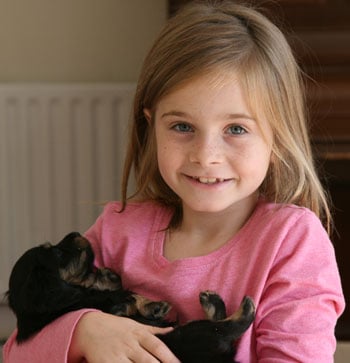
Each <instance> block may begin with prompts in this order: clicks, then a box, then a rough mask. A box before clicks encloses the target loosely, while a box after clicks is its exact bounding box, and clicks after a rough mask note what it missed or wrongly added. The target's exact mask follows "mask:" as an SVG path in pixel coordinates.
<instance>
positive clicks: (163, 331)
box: [148, 326, 174, 334]
mask: <svg viewBox="0 0 350 363" xmlns="http://www.w3.org/2000/svg"><path fill="white" fill-rule="evenodd" d="M148 328H149V329H148V330H149V331H150V332H151V333H152V334H166V333H170V332H171V331H173V330H174V328H173V327H171V326H169V327H167V328H159V327H156V326H149V327H148Z"/></svg>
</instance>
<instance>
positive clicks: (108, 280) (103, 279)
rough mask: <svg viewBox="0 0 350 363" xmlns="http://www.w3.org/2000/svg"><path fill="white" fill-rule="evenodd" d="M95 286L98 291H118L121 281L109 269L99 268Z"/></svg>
mask: <svg viewBox="0 0 350 363" xmlns="http://www.w3.org/2000/svg"><path fill="white" fill-rule="evenodd" d="M96 284H97V285H98V288H99V290H113V291H114V290H119V289H121V288H122V281H121V278H120V276H119V275H118V274H116V273H115V272H114V271H112V270H110V269H109V268H101V269H98V270H97V271H96Z"/></svg>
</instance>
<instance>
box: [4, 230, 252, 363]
mask: <svg viewBox="0 0 350 363" xmlns="http://www.w3.org/2000/svg"><path fill="white" fill-rule="evenodd" d="M93 260H94V253H93V251H92V249H91V246H90V243H89V242H88V241H87V240H86V239H85V238H84V237H82V236H81V235H80V234H79V233H77V232H73V233H70V234H69V235H67V236H66V237H65V238H64V239H63V240H62V241H61V242H59V243H58V244H57V245H55V246H52V245H51V244H49V243H46V244H44V245H41V246H38V247H34V248H32V249H30V250H28V251H27V252H25V253H24V255H23V256H22V257H20V259H19V260H18V261H17V262H16V264H15V266H14V268H13V270H12V273H11V276H10V282H9V291H8V292H7V296H8V302H9V306H10V308H11V309H12V310H13V311H14V313H15V314H16V317H17V328H18V333H17V341H18V342H19V343H20V342H22V341H24V340H26V339H28V338H29V337H30V336H32V335H33V334H34V333H36V332H38V331H39V330H40V329H42V328H43V327H44V326H45V325H47V324H48V323H50V322H51V321H53V320H54V319H56V318H57V317H59V316H61V315H63V314H65V313H67V312H69V311H73V310H78V309H82V308H96V309H99V310H102V311H104V312H107V313H111V314H115V315H120V316H127V317H130V318H132V319H135V320H138V321H140V322H142V323H145V324H149V325H155V326H164V327H165V326H172V325H174V324H173V323H171V322H168V321H167V320H166V319H165V316H166V314H167V313H168V312H169V310H170V308H171V307H170V305H169V304H168V303H167V302H164V301H150V300H148V299H147V298H145V297H143V296H140V295H137V294H135V293H133V292H131V291H128V290H125V289H123V287H122V283H121V278H120V276H119V275H117V274H115V273H114V272H113V271H111V270H109V269H96V268H94V266H93ZM200 303H201V305H202V308H203V310H204V312H205V313H206V315H207V318H208V319H207V320H196V321H192V322H189V323H187V324H185V325H182V326H177V327H175V328H174V330H173V331H171V332H170V333H167V334H164V335H158V337H159V338H160V339H161V340H162V341H164V342H165V343H166V344H167V346H168V347H169V348H170V349H171V351H172V352H174V354H175V355H176V356H177V357H178V358H179V359H180V360H181V362H183V363H187V362H188V363H190V362H191V363H196V362H201V363H205V362H211V363H216V362H218V363H219V362H231V363H232V362H233V358H234V355H235V351H236V350H235V344H234V343H235V342H236V341H237V339H238V338H239V337H240V336H241V335H242V334H243V333H244V332H245V331H246V330H247V329H248V328H249V326H250V324H251V323H252V321H253V319H254V314H255V308H254V304H253V302H252V300H251V299H250V298H248V297H245V298H244V299H243V301H242V304H241V306H240V308H239V310H238V311H237V312H236V313H235V314H234V315H232V316H230V317H228V318H227V317H226V309H225V304H224V302H223V301H222V299H221V298H220V297H219V296H218V295H217V294H215V293H213V292H208V291H205V292H201V293H200Z"/></svg>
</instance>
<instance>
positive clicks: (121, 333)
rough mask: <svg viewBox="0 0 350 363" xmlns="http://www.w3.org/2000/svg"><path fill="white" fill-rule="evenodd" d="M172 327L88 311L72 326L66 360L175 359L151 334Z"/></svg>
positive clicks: (153, 361)
mask: <svg viewBox="0 0 350 363" xmlns="http://www.w3.org/2000/svg"><path fill="white" fill-rule="evenodd" d="M171 329H172V328H165V329H164V328H156V327H151V326H145V325H142V324H139V323H137V322H136V321H133V320H131V319H128V318H122V317H116V316H111V315H109V314H105V313H102V312H91V313H88V314H85V315H84V316H83V317H82V318H81V319H80V321H79V323H78V324H77V326H76V328H75V331H74V334H73V338H72V342H71V345H70V349H69V352H68V363H78V362H81V360H82V359H83V358H84V359H86V360H87V361H88V362H89V363H103V362H106V363H107V362H108V363H109V362H145V363H156V362H168V363H171V362H173V363H178V362H179V361H178V359H177V358H176V357H175V356H174V355H173V354H172V353H171V351H170V350H169V349H168V347H167V346H166V345H165V344H164V343H163V342H162V341H161V340H159V339H158V338H157V337H156V336H155V335H154V334H157V333H159V334H161V333H166V332H168V331H170V330H171Z"/></svg>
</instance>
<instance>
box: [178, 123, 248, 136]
mask: <svg viewBox="0 0 350 363" xmlns="http://www.w3.org/2000/svg"><path fill="white" fill-rule="evenodd" d="M171 129H173V130H175V131H177V132H180V133H189V132H193V127H192V126H191V125H189V124H187V123H186V122H179V123H177V124H175V125H173V126H171ZM226 132H227V133H228V134H230V135H244V134H246V133H247V130H246V129H245V128H244V127H242V126H240V125H230V126H229V127H227V129H226Z"/></svg>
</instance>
